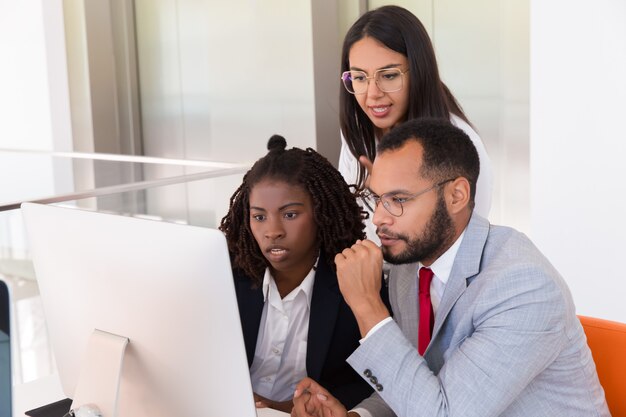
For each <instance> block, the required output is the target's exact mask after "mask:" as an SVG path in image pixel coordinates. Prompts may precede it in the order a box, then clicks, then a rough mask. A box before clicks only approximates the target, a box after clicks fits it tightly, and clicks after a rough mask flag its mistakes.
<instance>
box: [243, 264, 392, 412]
mask: <svg viewBox="0 0 626 417" xmlns="http://www.w3.org/2000/svg"><path fill="white" fill-rule="evenodd" d="M233 275H234V278H235V291H236V293H237V302H238V303H239V316H240V318H241V327H242V329H243V337H244V341H245V345H246V354H247V356H248V366H252V361H253V359H254V351H255V349H256V342H257V337H258V335H259V325H260V323H261V314H262V311H263V290H262V288H261V287H259V288H252V285H251V283H252V281H251V280H250V278H248V277H246V276H244V275H243V274H241V273H240V272H239V273H238V272H237V271H233ZM381 295H382V296H383V300H384V301H385V303H386V304H387V305H389V302H388V299H389V296H388V292H387V287H386V285H383V289H382V290H381ZM389 311H391V308H389ZM360 338H361V335H360V332H359V327H358V325H357V322H356V319H355V318H354V315H353V314H352V311H351V310H350V307H348V305H347V304H346V302H345V301H344V299H343V297H342V295H341V292H340V291H339V284H338V283H337V276H336V275H335V273H334V272H333V271H332V269H331V268H330V266H329V265H328V264H327V263H326V261H325V260H324V257H323V256H320V259H319V262H318V267H317V271H316V272H315V282H314V283H313V295H312V297H311V314H310V318H309V334H308V345H307V352H306V370H307V375H308V376H309V377H310V378H312V379H314V380H315V381H317V382H319V383H320V384H321V385H322V386H323V387H325V388H326V389H328V390H329V391H330V393H331V394H332V395H333V396H335V397H336V398H337V399H339V401H341V402H342V403H343V404H344V405H345V406H346V407H347V408H348V409H350V408H352V407H353V406H355V405H356V404H358V403H359V402H360V401H361V400H363V399H364V398H366V397H368V396H369V395H370V394H371V393H372V388H371V387H370V386H369V385H368V384H367V383H366V382H365V381H364V380H363V378H361V377H360V376H359V375H358V374H357V373H356V372H355V371H354V370H353V369H352V368H351V367H350V366H349V365H348V363H347V362H346V358H347V357H348V356H350V355H351V354H352V352H354V350H355V349H356V348H357V347H358V346H359V339H360Z"/></svg>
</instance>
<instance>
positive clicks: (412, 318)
mask: <svg viewBox="0 0 626 417" xmlns="http://www.w3.org/2000/svg"><path fill="white" fill-rule="evenodd" d="M417 267H418V264H417V263H412V264H403V265H395V266H393V267H392V269H391V271H390V275H389V281H390V282H391V284H390V291H389V297H390V299H391V306H392V308H393V313H394V319H395V320H396V322H397V323H398V324H399V325H400V328H401V329H402V332H403V333H404V334H405V335H406V337H407V338H408V339H409V340H410V341H411V342H413V344H415V345H416V346H417V322H418V311H417ZM391 288H392V289H391Z"/></svg>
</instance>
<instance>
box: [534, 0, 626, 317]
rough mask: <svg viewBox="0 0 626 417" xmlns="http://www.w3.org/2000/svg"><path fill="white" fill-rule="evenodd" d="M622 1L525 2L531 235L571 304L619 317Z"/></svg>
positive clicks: (623, 309)
mask: <svg viewBox="0 0 626 417" xmlns="http://www.w3.org/2000/svg"><path fill="white" fill-rule="evenodd" d="M624 22H626V2H624V1H623V0H598V1H596V2H593V4H591V3H589V2H587V1H582V0H576V1H571V0H553V1H548V2H546V1H543V0H533V1H532V2H531V166H530V169H531V218H532V237H533V238H534V241H535V242H536V243H537V245H538V246H539V247H540V249H542V250H543V252H544V253H545V254H546V255H547V257H548V258H549V259H550V260H551V261H552V262H553V263H554V265H555V266H556V267H557V269H559V271H560V272H561V274H562V275H563V276H564V278H565V280H566V281H567V282H568V284H569V286H570V288H571V290H572V293H573V295H574V299H575V301H576V305H577V307H578V313H579V314H583V315H591V316H597V317H602V318H607V319H611V320H617V321H622V322H626V302H625V298H626V272H624V266H625V264H624V259H625V254H624V252H625V250H626V216H625V214H624V213H626V194H625V192H626V187H625V186H624V181H623V178H624V177H626V175H625V174H624V172H623V168H622V167H623V166H624V160H625V159H626V131H625V128H624V126H623V124H622V123H623V119H624V114H626V75H625V74H626V24H624Z"/></svg>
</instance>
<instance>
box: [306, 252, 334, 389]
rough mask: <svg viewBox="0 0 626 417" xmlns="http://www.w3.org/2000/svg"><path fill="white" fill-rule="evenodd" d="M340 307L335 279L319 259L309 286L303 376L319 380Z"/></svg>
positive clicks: (327, 266)
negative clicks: (309, 310) (310, 294)
mask: <svg viewBox="0 0 626 417" xmlns="http://www.w3.org/2000/svg"><path fill="white" fill-rule="evenodd" d="M340 303H341V293H340V292H339V284H338V283H337V277H336V275H335V273H334V272H333V271H332V270H331V268H330V266H329V265H328V264H327V263H326V261H325V260H324V257H323V256H322V255H320V259H319V262H318V263H317V272H316V273H315V282H314V283H313V296H312V297H311V314H310V319H309V334H308V342H307V350H306V369H307V375H308V376H309V377H310V378H313V379H315V380H319V378H320V375H321V373H322V367H323V366H324V362H325V360H326V355H327V354H328V348H329V346H330V342H331V339H332V336H333V332H334V330H335V322H336V320H337V314H338V312H339V305H340Z"/></svg>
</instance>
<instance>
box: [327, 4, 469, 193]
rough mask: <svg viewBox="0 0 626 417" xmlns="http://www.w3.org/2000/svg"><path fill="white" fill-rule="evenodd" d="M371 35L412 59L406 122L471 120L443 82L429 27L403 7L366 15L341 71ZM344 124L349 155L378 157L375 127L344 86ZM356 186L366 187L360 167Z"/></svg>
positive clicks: (351, 36) (347, 45) (346, 45)
mask: <svg viewBox="0 0 626 417" xmlns="http://www.w3.org/2000/svg"><path fill="white" fill-rule="evenodd" d="M365 37H371V38H373V39H376V40H377V41H379V42H381V43H382V44H383V45H385V46H386V47H387V48H389V49H391V50H393V51H396V52H399V53H401V54H403V55H404V56H406V57H407V60H408V62H409V72H408V76H409V77H410V82H409V106H408V110H407V120H410V119H415V118H418V117H438V118H445V119H449V118H450V113H453V114H455V115H457V116H458V117H460V118H461V119H463V120H465V121H466V122H467V123H468V124H469V121H468V119H467V117H466V116H465V113H463V110H462V109H461V106H460V105H459V103H458V102H457V101H456V99H455V98H454V96H453V95H452V93H451V92H450V90H449V89H448V87H446V85H445V84H444V83H443V82H442V81H441V79H440V78H439V70H438V68H437V59H436V58H435V51H434V49H433V45H432V43H431V41H430V38H429V37H428V33H427V32H426V29H425V28H424V26H423V25H422V23H421V22H420V21H419V19H418V18H417V17H415V15H413V14H412V13H411V12H409V11H408V10H406V9H404V8H402V7H398V6H383V7H380V8H378V9H375V10H372V11H369V12H367V13H365V14H364V15H363V16H361V17H360V18H359V19H358V20H357V21H356V22H355V23H354V24H353V25H352V27H351V28H350V30H348V33H347V34H346V37H345V39H344V42H343V49H342V52H341V71H342V72H343V71H348V70H349V69H350V60H349V54H350V49H351V48H352V45H354V43H355V42H357V41H359V40H361V39H363V38H365ZM339 101H340V108H341V111H340V113H339V122H340V125H341V132H342V133H343V137H344V138H345V140H346V143H347V145H348V148H349V149H350V152H352V154H353V155H354V156H355V157H356V158H357V159H358V157H359V156H361V155H365V156H367V157H368V158H369V159H370V160H371V161H373V160H374V159H375V158H376V129H375V127H374V125H373V124H372V122H371V121H370V120H369V118H368V117H367V115H366V114H365V113H364V112H363V111H362V110H361V108H360V107H359V104H358V103H357V101H356V98H355V97H354V95H352V94H350V93H348V92H347V91H346V90H345V89H344V88H343V86H341V88H340V97H339ZM358 172H359V174H358V180H357V185H358V187H359V188H361V187H362V186H363V183H364V181H365V170H364V169H363V168H362V167H361V165H360V164H359V168H358Z"/></svg>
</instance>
